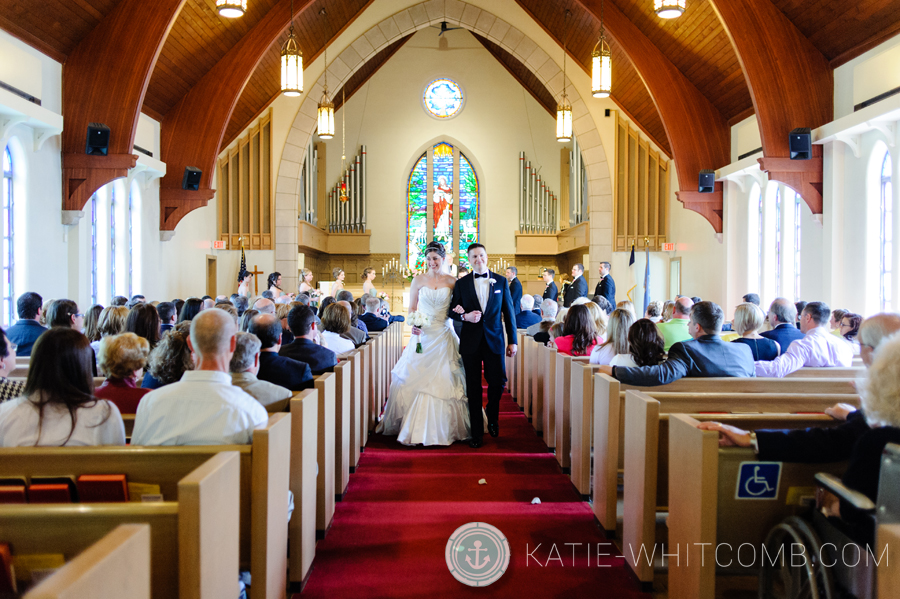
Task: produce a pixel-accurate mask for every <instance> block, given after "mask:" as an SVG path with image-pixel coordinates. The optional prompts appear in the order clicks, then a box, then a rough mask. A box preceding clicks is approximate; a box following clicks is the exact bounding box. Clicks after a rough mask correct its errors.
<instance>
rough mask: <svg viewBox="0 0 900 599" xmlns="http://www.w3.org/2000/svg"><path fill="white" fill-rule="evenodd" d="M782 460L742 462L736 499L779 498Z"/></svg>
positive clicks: (739, 469)
mask: <svg viewBox="0 0 900 599" xmlns="http://www.w3.org/2000/svg"><path fill="white" fill-rule="evenodd" d="M780 482H781V462H741V465H740V467H739V468H738V477H737V490H736V491H735V495H734V498H735V499H777V498H778V485H779V483H780Z"/></svg>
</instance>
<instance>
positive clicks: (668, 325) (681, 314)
mask: <svg viewBox="0 0 900 599" xmlns="http://www.w3.org/2000/svg"><path fill="white" fill-rule="evenodd" d="M693 307H694V302H692V301H691V298H689V297H680V298H678V299H677V300H675V310H674V311H673V313H672V319H671V320H670V321H668V322H660V323H657V325H656V326H657V327H658V328H659V333H660V335H662V336H663V339H664V340H665V342H666V347H665V350H666V352H668V351H669V348H670V347H672V345H673V344H675V343H678V342H679V341H687V340H688V339H692V337H691V334H690V333H689V332H688V323H689V322H690V319H691V308H693Z"/></svg>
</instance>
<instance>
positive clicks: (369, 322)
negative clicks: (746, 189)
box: [359, 296, 388, 333]
mask: <svg viewBox="0 0 900 599" xmlns="http://www.w3.org/2000/svg"><path fill="white" fill-rule="evenodd" d="M380 307H381V300H380V299H378V298H377V297H372V296H369V297H367V298H366V312H365V314H363V315H362V316H360V317H359V319H360V320H361V321H362V322H363V323H364V324H365V325H366V328H367V329H369V330H370V331H373V332H375V333H379V332H381V331H383V330H385V329H386V328H388V321H387V320H385V319H384V318H382V317H380V316H379V315H378V309H379V308H380Z"/></svg>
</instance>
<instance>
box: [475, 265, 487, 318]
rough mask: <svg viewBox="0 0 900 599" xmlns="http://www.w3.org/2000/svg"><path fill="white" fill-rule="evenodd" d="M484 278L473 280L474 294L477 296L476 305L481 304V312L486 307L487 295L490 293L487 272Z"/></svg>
mask: <svg viewBox="0 0 900 599" xmlns="http://www.w3.org/2000/svg"><path fill="white" fill-rule="evenodd" d="M486 274H487V276H486V277H478V278H476V279H475V294H476V295H477V296H478V303H479V304H481V311H482V312H484V309H485V308H486V307H487V303H488V295H489V294H490V292H491V274H490V271H488V272H487V273H486Z"/></svg>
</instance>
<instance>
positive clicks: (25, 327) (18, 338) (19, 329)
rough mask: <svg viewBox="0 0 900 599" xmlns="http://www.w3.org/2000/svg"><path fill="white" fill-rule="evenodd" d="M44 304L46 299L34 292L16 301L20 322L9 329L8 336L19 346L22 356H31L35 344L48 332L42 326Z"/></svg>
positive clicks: (21, 296) (19, 353)
mask: <svg viewBox="0 0 900 599" xmlns="http://www.w3.org/2000/svg"><path fill="white" fill-rule="evenodd" d="M43 304H44V298H42V297H41V296H40V295H38V294H37V293H34V292H33V291H28V292H26V293H23V294H22V295H20V296H19V299H18V300H17V301H16V312H17V313H18V315H19V320H17V321H16V324H14V325H12V326H11V327H9V329H7V331H6V334H7V335H8V336H9V338H10V340H12V342H13V343H15V344H16V345H17V346H18V348H19V349H18V350H17V351H18V355H20V356H30V355H31V347H32V346H33V345H34V342H35V341H37V338H38V337H40V336H41V334H42V333H43V332H44V331H46V330H47V329H45V328H44V327H43V326H41V317H42V316H43V315H44V309H43Z"/></svg>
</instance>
